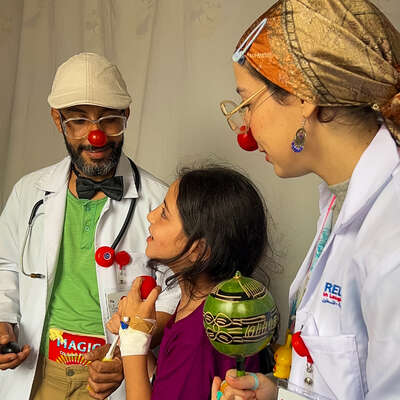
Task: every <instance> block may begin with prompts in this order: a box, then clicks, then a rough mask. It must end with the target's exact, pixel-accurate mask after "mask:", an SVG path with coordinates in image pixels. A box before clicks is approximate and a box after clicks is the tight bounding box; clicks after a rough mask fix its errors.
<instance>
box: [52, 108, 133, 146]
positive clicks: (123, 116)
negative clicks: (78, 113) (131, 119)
mask: <svg viewBox="0 0 400 400" xmlns="http://www.w3.org/2000/svg"><path fill="white" fill-rule="evenodd" d="M57 111H58V115H59V116H60V122H61V128H62V132H63V134H64V135H65V136H68V137H69V138H70V139H73V140H80V139H83V138H86V137H87V136H88V135H89V132H88V133H87V134H86V135H83V136H80V137H74V136H71V135H69V134H68V133H67V127H66V123H67V122H70V121H78V120H85V121H89V122H91V123H92V124H93V125H98V123H99V122H100V121H101V120H104V119H107V118H110V117H113V118H115V117H117V118H121V119H122V120H123V124H124V128H123V129H122V130H121V131H120V132H119V133H115V134H108V133H106V132H104V133H105V134H106V135H107V136H111V137H116V136H120V135H122V134H123V133H124V132H125V130H126V126H127V123H126V122H127V120H128V117H127V116H126V115H122V114H119V115H116V114H111V115H105V116H104V117H100V118H97V119H95V120H93V119H90V118H86V117H72V118H67V119H65V117H64V116H63V115H62V113H61V111H60V110H57Z"/></svg>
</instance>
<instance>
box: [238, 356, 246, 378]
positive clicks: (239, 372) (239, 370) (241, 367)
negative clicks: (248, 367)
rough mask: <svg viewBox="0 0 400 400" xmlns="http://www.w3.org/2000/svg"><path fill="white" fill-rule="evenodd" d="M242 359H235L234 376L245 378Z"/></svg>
mask: <svg viewBox="0 0 400 400" xmlns="http://www.w3.org/2000/svg"><path fill="white" fill-rule="evenodd" d="M244 360H245V359H244V357H238V358H236V371H237V373H236V375H237V376H245V375H246V371H245V370H244Z"/></svg>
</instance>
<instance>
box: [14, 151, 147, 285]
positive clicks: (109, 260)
mask: <svg viewBox="0 0 400 400" xmlns="http://www.w3.org/2000/svg"><path fill="white" fill-rule="evenodd" d="M129 162H130V164H131V167H132V172H133V177H134V180H135V187H136V191H137V193H138V194H139V190H140V173H139V170H138V168H137V167H136V165H135V163H134V162H133V161H132V160H131V159H129ZM48 194H50V192H45V196H47V195H48ZM136 200H137V197H135V198H132V200H131V204H130V205H129V210H128V213H127V214H126V217H125V221H124V223H123V224H122V227H121V229H120V231H119V233H118V235H117V237H116V238H115V240H114V242H113V244H112V245H111V246H101V247H99V248H98V249H97V250H96V252H95V260H96V263H97V264H98V265H99V266H101V267H105V268H108V267H110V266H111V265H113V264H114V262H117V264H118V265H119V268H120V270H122V268H123V267H124V266H125V265H127V264H129V262H130V260H131V258H130V255H129V254H128V253H127V252H126V251H119V252H117V253H115V249H116V248H117V246H118V244H119V242H120V241H121V239H122V238H123V236H124V235H125V233H126V230H127V229H128V225H129V223H130V221H131V219H132V216H133V213H134V211H135V206H136ZM43 203H44V199H41V200H39V201H38V202H36V203H35V204H34V206H33V207H32V211H31V215H30V217H29V220H28V228H27V230H26V233H25V238H24V241H23V245H22V252H21V272H22V273H23V274H24V275H25V276H27V277H29V278H33V279H38V278H39V279H43V278H45V277H46V276H45V275H43V274H40V273H38V272H32V273H27V272H25V269H24V254H25V250H26V244H27V242H28V240H29V238H30V236H31V233H32V227H33V222H34V220H35V218H36V217H37V216H38V215H37V211H38V209H39V208H40V206H41V205H42V204H43Z"/></svg>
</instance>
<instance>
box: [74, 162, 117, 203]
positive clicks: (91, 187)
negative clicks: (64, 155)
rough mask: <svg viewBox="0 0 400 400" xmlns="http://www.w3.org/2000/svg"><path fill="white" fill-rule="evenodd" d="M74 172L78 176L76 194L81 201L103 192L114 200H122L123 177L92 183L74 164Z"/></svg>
mask: <svg viewBox="0 0 400 400" xmlns="http://www.w3.org/2000/svg"><path fill="white" fill-rule="evenodd" d="M72 170H73V171H74V173H75V175H76V192H77V193H78V197H79V198H80V199H89V200H90V199H91V198H92V197H93V196H94V195H95V194H96V193H97V192H103V193H104V194H105V195H106V196H108V197H109V198H110V199H113V200H117V201H119V200H121V199H122V196H123V194H124V181H123V179H122V176H113V177H112V178H108V179H105V180H104V181H101V182H95V181H92V180H91V179H89V178H85V177H83V176H81V175H80V174H79V172H78V171H77V170H76V168H75V166H74V165H73V164H72Z"/></svg>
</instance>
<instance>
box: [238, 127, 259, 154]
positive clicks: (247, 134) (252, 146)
mask: <svg viewBox="0 0 400 400" xmlns="http://www.w3.org/2000/svg"><path fill="white" fill-rule="evenodd" d="M240 132H241V133H239V134H238V135H237V141H238V143H239V146H240V147H241V148H242V149H243V150H246V151H254V150H257V149H258V145H257V142H256V141H255V139H254V137H253V134H252V133H251V129H250V128H247V127H246V126H245V125H242V126H241V127H240Z"/></svg>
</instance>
